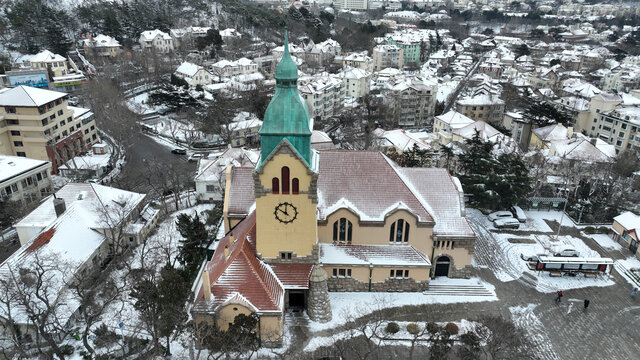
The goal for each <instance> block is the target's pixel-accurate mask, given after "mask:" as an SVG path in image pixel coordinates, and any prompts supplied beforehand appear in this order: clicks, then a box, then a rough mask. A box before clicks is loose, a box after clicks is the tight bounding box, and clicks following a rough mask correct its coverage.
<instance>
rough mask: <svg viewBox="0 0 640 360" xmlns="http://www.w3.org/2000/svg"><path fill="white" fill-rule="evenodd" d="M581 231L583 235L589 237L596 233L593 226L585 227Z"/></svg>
mask: <svg viewBox="0 0 640 360" xmlns="http://www.w3.org/2000/svg"><path fill="white" fill-rule="evenodd" d="M583 231H584V233H585V234H589V235H592V234H595V233H596V229H595V228H594V227H593V226H587V227H586V228H584V230H583Z"/></svg>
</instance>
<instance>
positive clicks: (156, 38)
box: [140, 29, 174, 53]
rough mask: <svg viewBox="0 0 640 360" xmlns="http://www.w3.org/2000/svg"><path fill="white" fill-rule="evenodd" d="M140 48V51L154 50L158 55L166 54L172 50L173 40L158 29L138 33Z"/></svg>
mask: <svg viewBox="0 0 640 360" xmlns="http://www.w3.org/2000/svg"><path fill="white" fill-rule="evenodd" d="M140 46H142V50H154V51H156V52H159V53H168V52H171V51H173V49H174V46H173V38H172V37H171V36H170V35H169V34H167V33H166V32H163V31H160V30H158V29H155V30H147V31H143V32H142V33H140Z"/></svg>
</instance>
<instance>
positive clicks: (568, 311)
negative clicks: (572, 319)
mask: <svg viewBox="0 0 640 360" xmlns="http://www.w3.org/2000/svg"><path fill="white" fill-rule="evenodd" d="M571 310H573V303H569V309H567V314H570V313H571Z"/></svg>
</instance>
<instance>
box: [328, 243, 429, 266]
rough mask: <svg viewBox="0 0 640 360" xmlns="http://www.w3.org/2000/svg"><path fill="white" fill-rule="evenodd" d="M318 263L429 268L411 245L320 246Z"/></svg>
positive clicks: (425, 259)
mask: <svg viewBox="0 0 640 360" xmlns="http://www.w3.org/2000/svg"><path fill="white" fill-rule="evenodd" d="M320 262H321V263H322V264H326V265H365V266H368V265H369V264H372V265H375V266H417V267H429V266H431V263H430V262H429V259H428V258H427V256H426V255H424V254H422V253H421V252H420V251H418V250H416V249H415V248H414V247H413V246H411V245H333V244H320Z"/></svg>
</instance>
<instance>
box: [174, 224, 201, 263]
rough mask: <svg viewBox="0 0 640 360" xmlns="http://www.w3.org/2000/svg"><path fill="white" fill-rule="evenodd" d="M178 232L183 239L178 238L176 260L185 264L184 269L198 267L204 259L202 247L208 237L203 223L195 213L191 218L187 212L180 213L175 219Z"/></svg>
mask: <svg viewBox="0 0 640 360" xmlns="http://www.w3.org/2000/svg"><path fill="white" fill-rule="evenodd" d="M176 226H177V228H178V232H179V233H180V235H182V237H183V238H184V239H182V240H180V253H179V254H178V260H179V261H180V262H181V263H182V264H183V265H184V266H185V269H192V268H196V269H197V268H198V266H199V265H200V262H202V260H203V259H204V256H205V251H204V249H203V247H204V246H205V245H206V243H207V240H208V238H209V233H208V232H207V229H206V228H205V224H204V223H203V222H201V221H200V217H199V216H198V214H197V213H196V215H195V216H194V217H193V218H192V217H190V216H189V215H187V214H180V215H179V216H178V219H177V221H176Z"/></svg>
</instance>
